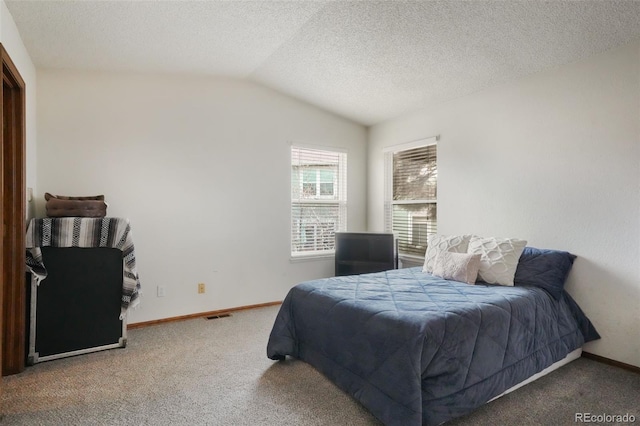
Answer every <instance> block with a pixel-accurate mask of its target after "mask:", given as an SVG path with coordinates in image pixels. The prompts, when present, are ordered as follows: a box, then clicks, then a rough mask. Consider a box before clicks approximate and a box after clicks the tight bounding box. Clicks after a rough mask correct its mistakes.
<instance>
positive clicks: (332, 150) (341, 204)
mask: <svg viewBox="0 0 640 426" xmlns="http://www.w3.org/2000/svg"><path fill="white" fill-rule="evenodd" d="M294 149H298V150H307V151H320V152H326V153H329V154H331V155H337V156H338V163H337V170H335V172H334V173H333V174H334V176H333V181H332V182H331V183H332V186H333V195H322V194H321V192H322V191H321V183H328V182H324V181H323V180H322V178H321V172H322V170H321V168H318V169H316V170H315V175H316V176H315V182H314V183H315V185H316V194H315V196H313V198H308V199H305V198H304V197H303V194H304V188H303V186H304V184H305V183H307V182H305V181H304V179H303V174H304V172H305V170H304V169H303V168H300V169H299V170H298V171H297V172H298V182H295V181H294V167H300V165H295V164H294ZM289 156H290V157H289V167H290V177H289V179H290V185H291V186H290V189H289V200H290V206H289V212H290V226H289V233H290V234H289V255H290V260H291V261H300V260H312V259H322V258H329V257H333V256H334V255H335V246H334V248H333V249H330V250H327V249H321V250H305V251H294V247H295V243H294V235H295V234H294V225H296V220H300V218H299V217H294V209H295V207H296V206H297V207H302V206H304V205H305V204H307V205H315V206H322V205H326V206H335V207H336V208H337V217H336V219H335V220H327V221H320V222H319V223H316V224H306V225H305V224H303V223H302V222H301V221H300V223H298V224H297V226H298V228H299V229H298V233H297V235H298V236H299V238H302V237H301V235H302V232H303V229H304V227H308V226H311V225H314V229H315V231H314V234H315V235H316V236H315V237H314V238H315V240H314V241H315V243H316V246H315V247H316V248H317V243H318V237H317V235H318V228H319V225H320V224H330V223H333V224H335V226H334V231H333V232H334V233H335V232H344V231H346V230H347V212H348V210H347V206H348V203H347V162H348V153H347V150H346V149H342V148H336V147H329V146H317V145H307V144H300V143H290V146H289ZM307 171H308V170H307ZM308 183H311V182H308ZM295 185H298V190H297V191H298V194H299V195H300V198H298V199H295V198H294V186H295Z"/></svg>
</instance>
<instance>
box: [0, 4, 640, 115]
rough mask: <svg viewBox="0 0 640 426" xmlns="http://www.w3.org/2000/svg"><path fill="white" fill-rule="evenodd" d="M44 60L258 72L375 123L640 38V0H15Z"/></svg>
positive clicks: (252, 76) (262, 78)
mask: <svg viewBox="0 0 640 426" xmlns="http://www.w3.org/2000/svg"><path fill="white" fill-rule="evenodd" d="M5 2H6V4H7V7H8V8H9V11H10V12H11V14H12V16H13V18H14V21H15V22H16V25H17V27H18V30H19V31H20V34H21V36H22V39H23V41H24V43H25V45H26V47H27V50H28V51H29V53H30V54H31V57H32V59H33V61H34V63H35V64H36V66H37V67H41V68H65V69H82V70H119V71H127V70H129V71H141V72H171V73H175V72H186V73H197V74H211V75H223V76H231V77H237V78H243V79H248V80H251V81H255V82H258V83H260V84H263V85H265V86H268V87H271V88H274V89H276V90H279V91H281V92H284V93H287V94H289V95H292V96H294V97H297V98H299V99H302V100H305V101H307V102H309V103H312V104H315V105H317V106H320V107H322V108H325V109H327V110H329V111H332V112H334V113H336V114H339V115H342V116H344V117H347V118H350V119H352V120H355V121H357V122H359V123H362V124H366V125H369V124H374V123H377V122H380V121H383V120H386V119H389V118H393V117H396V116H398V115H400V114H403V113H405V112H409V111H412V110H416V109H419V108H423V107H428V106H431V105H434V104H436V103H438V102H443V101H446V100H449V99H453V98H456V97H459V96H463V95H466V94H469V93H473V92H476V91H478V90H482V89H484V88H487V87H490V86H493V85H496V84H500V83H504V82H508V81H512V80H514V79H517V78H519V77H522V76H525V75H528V74H532V73H535V72H537V71H541V70H544V69H548V68H552V67H556V66H558V65H562V64H565V63H569V62H573V61H576V60H579V59H582V58H585V57H588V56H590V55H593V54H596V53H599V52H602V51H605V50H608V49H611V48H614V47H617V46H621V45H624V44H626V43H629V42H631V41H635V40H638V39H640V1H548V2H546V1H544V2H543V1H535V0H534V1H517V2H516V1H512V2H504V1H464V2H463V1H421V2H411V1H409V2H405V1H282V2H276V1H255V2H254V1H159V0H155V1H154V0H152V1H69V0H65V1H10V0H7V1H5Z"/></svg>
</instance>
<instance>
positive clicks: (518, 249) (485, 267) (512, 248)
mask: <svg viewBox="0 0 640 426" xmlns="http://www.w3.org/2000/svg"><path fill="white" fill-rule="evenodd" d="M526 245H527V242H526V241H525V240H518V239H513V238H494V237H489V238H483V237H476V236H475V235H474V236H472V237H471V240H470V241H469V249H468V252H469V253H471V254H479V255H481V258H480V270H479V271H478V277H479V279H480V280H482V281H484V282H486V283H489V284H500V285H508V286H512V285H513V277H514V275H515V274H516V268H517V267H518V260H519V259H520V255H521V254H522V251H523V250H524V247H525V246H526Z"/></svg>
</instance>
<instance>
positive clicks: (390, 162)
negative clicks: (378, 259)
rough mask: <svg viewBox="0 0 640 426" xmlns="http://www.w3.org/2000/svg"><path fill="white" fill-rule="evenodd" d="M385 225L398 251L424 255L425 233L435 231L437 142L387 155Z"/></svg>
mask: <svg viewBox="0 0 640 426" xmlns="http://www.w3.org/2000/svg"><path fill="white" fill-rule="evenodd" d="M385 155H386V158H385V161H386V163H387V164H386V168H385V169H386V173H387V181H388V187H387V188H388V189H387V192H386V194H385V198H386V199H385V209H386V212H385V213H386V214H385V227H386V230H387V232H393V233H394V234H396V238H397V239H398V252H399V254H405V255H413V256H420V257H424V253H425V251H426V249H427V235H429V234H435V233H437V217H438V211H437V195H438V164H437V145H436V144H431V145H426V146H421V147H417V148H411V149H406V150H401V151H396V152H387V153H386V154H385Z"/></svg>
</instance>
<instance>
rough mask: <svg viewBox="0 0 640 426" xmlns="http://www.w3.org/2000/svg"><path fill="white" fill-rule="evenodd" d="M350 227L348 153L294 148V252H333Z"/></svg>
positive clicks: (292, 242) (292, 246)
mask: <svg viewBox="0 0 640 426" xmlns="http://www.w3.org/2000/svg"><path fill="white" fill-rule="evenodd" d="M346 230H347V154H346V153H345V152H339V151H325V150H319V149H310V148H302V147H297V146H292V147H291V255H292V256H294V257H304V256H317V255H325V254H333V253H334V249H335V233H336V232H338V231H346Z"/></svg>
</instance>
